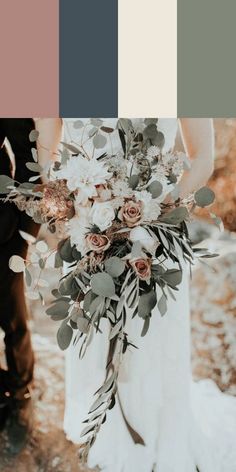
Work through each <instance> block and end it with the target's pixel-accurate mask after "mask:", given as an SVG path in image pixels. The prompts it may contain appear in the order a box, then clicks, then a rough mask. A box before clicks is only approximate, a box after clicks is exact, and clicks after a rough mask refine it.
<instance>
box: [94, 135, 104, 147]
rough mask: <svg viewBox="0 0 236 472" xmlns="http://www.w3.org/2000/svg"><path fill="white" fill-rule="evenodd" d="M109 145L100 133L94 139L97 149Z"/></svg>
mask: <svg viewBox="0 0 236 472" xmlns="http://www.w3.org/2000/svg"><path fill="white" fill-rule="evenodd" d="M106 143H107V138H106V137H105V136H103V135H102V134H100V133H98V134H96V136H94V138H93V145H94V147H95V148H96V149H102V148H103V147H104V146H105V145H106Z"/></svg>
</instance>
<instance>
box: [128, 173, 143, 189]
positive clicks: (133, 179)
mask: <svg viewBox="0 0 236 472" xmlns="http://www.w3.org/2000/svg"><path fill="white" fill-rule="evenodd" d="M139 179H140V177H139V175H138V174H134V175H131V176H130V178H129V186H130V188H132V190H134V189H135V188H136V187H137V186H138V184H139Z"/></svg>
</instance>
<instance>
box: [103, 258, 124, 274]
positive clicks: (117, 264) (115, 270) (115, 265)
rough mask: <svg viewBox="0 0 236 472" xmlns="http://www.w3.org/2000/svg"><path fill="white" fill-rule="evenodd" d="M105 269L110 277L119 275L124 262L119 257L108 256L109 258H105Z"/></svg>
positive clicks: (121, 272)
mask: <svg viewBox="0 0 236 472" xmlns="http://www.w3.org/2000/svg"><path fill="white" fill-rule="evenodd" d="M105 269H106V272H107V273H108V274H110V275H111V277H119V276H120V275H121V274H123V272H124V270H125V262H124V261H122V260H121V259H120V258H119V257H116V256H114V257H110V259H107V260H106V262H105Z"/></svg>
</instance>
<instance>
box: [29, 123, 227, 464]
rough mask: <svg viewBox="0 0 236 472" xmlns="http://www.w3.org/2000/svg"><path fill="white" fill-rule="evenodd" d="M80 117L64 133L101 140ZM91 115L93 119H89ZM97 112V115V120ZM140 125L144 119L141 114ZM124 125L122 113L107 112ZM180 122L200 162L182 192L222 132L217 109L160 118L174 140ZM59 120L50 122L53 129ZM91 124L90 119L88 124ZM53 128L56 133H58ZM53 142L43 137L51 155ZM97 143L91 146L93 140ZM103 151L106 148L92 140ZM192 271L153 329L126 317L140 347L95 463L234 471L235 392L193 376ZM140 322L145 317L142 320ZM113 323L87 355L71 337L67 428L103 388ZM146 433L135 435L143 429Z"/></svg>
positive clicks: (70, 430) (76, 432)
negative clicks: (204, 115) (205, 114)
mask: <svg viewBox="0 0 236 472" xmlns="http://www.w3.org/2000/svg"><path fill="white" fill-rule="evenodd" d="M75 121H76V120H70V119H64V120H63V127H64V130H63V134H64V138H63V140H64V141H66V142H68V143H70V142H71V143H73V142H81V140H83V143H85V144H84V146H85V147H86V145H87V146H88V147H89V146H90V147H91V146H92V144H91V140H89V139H88V136H86V135H84V132H83V136H82V135H81V132H80V128H79V127H78V126H77V125H76V123H74V122H75ZM83 121H84V123H85V122H89V120H88V119H86V120H83ZM96 121H98V120H95V119H94V120H93V122H94V124H95V126H96V123H95V122H96ZM132 121H133V126H134V128H135V129H136V130H138V129H142V127H143V126H144V120H142V119H133V120H132ZM43 122H44V120H38V121H37V123H36V126H37V128H38V130H39V132H40V137H41V138H40V139H43V137H44V136H45V140H46V141H47V146H48V144H49V143H48V140H47V137H46V136H50V138H49V141H50V140H51V141H53V139H57V137H58V129H60V127H61V122H60V120H51V121H50V123H48V124H47V126H46V123H45V122H44V123H43ZM103 122H104V124H105V126H109V127H112V128H114V129H115V128H116V124H117V120H116V119H104V120H103ZM178 125H179V128H180V131H181V136H182V140H183V144H184V147H185V151H186V154H187V155H188V156H189V158H190V159H191V161H192V163H191V169H190V170H189V171H188V172H186V173H185V174H184V175H183V176H182V179H181V181H180V182H179V191H180V195H181V196H182V197H184V196H187V195H188V194H189V193H191V192H193V191H195V190H196V189H198V188H200V187H201V186H203V185H204V184H205V183H206V181H207V180H208V178H209V177H210V175H211V173H212V170H213V153H214V136H213V126H212V121H211V120H210V119H181V120H179V121H177V120H176V119H159V120H158V129H159V130H160V131H162V132H163V134H164V136H165V149H164V151H169V150H171V149H173V147H174V146H175V140H176V133H177V127H178ZM50 128H51V131H50ZM88 129H89V127H88ZM50 133H51V134H50ZM109 137H110V139H109V140H108V142H107V145H106V147H105V148H103V152H105V151H107V152H108V153H111V152H112V153H117V152H119V150H121V144H120V140H119V135H118V131H117V130H116V129H115V130H114V131H113V133H111V134H110V135H109ZM45 148H46V146H41V151H40V152H41V153H42V160H43V159H45V157H44V156H43V153H45V151H44V149H45ZM90 151H91V149H90ZM93 151H94V153H95V155H96V152H98V151H99V153H100V154H101V149H100V150H98V151H97V150H93ZM188 279H189V274H188V270H187V268H186V269H185V271H184V277H183V281H182V283H181V286H180V289H179V291H178V292H177V297H176V298H177V299H176V301H175V302H173V301H172V300H171V299H169V301H168V312H167V314H166V315H165V316H164V317H161V316H160V313H159V312H158V309H157V308H156V309H154V311H153V316H152V320H151V323H152V325H151V329H150V330H149V331H148V333H147V335H146V336H145V337H144V338H141V336H140V333H141V330H142V326H141V324H142V321H141V320H139V319H137V318H136V319H135V321H131V322H130V323H129V321H128V323H127V331H128V332H129V338H130V340H131V342H132V343H133V344H135V346H137V347H138V349H135V350H130V351H129V352H128V353H126V355H125V356H124V362H123V365H122V369H121V374H120V378H119V399H120V401H119V402H117V404H116V405H115V407H114V408H113V409H112V410H111V411H110V412H109V413H108V415H107V420H106V422H105V423H104V425H103V426H102V428H101V430H100V432H99V434H98V437H97V440H96V442H95V444H94V446H93V447H92V449H91V451H90V454H89V461H88V462H89V466H90V467H91V468H93V467H96V466H98V467H99V469H101V470H102V471H104V472H152V471H157V472H196V471H199V472H234V471H235V470H236V452H235V447H234V436H235V434H236V401H235V399H233V398H232V397H230V396H227V395H223V394H222V393H221V392H219V390H218V389H217V387H216V386H215V385H214V384H213V383H212V382H211V381H201V382H199V383H194V382H193V381H192V379H191V365H190V347H191V346H190V308H189V288H188V283H189V280H188ZM139 322H140V324H139ZM105 331H106V328H105V326H104V332H103V334H98V335H96V336H95V339H93V343H92V344H91V345H90V346H89V348H88V350H87V353H86V356H85V358H84V359H83V360H80V359H79V347H78V346H77V345H75V346H73V345H72V346H71V347H70V348H69V350H68V351H67V355H66V407H65V418H64V430H65V433H66V435H67V438H68V439H70V440H71V441H73V442H75V443H78V444H79V443H81V442H82V440H81V437H80V435H81V431H82V429H83V428H84V424H83V423H82V422H83V420H85V419H86V417H87V413H88V411H89V408H90V405H91V401H92V398H93V394H94V392H95V391H96V390H97V389H98V388H99V387H100V385H101V384H102V382H103V380H104V376H105V367H106V362H107V355H108V349H109V346H108V341H106V340H105V337H106V339H107V335H106V332H105ZM131 428H132V432H133V433H136V435H135V437H136V438H138V439H137V440H136V441H135V440H134V439H133V438H134V434H133V435H131Z"/></svg>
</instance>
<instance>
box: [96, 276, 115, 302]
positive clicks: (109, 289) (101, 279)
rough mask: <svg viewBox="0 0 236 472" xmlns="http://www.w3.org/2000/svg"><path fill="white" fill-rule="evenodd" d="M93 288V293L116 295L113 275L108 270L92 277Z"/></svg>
mask: <svg viewBox="0 0 236 472" xmlns="http://www.w3.org/2000/svg"><path fill="white" fill-rule="evenodd" d="M91 288H92V291H93V293H95V294H96V295H101V296H102V297H108V298H110V297H112V296H113V295H115V284H114V282H113V279H112V277H111V276H110V275H109V274H107V273H106V272H99V273H98V274H94V275H92V277H91Z"/></svg>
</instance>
